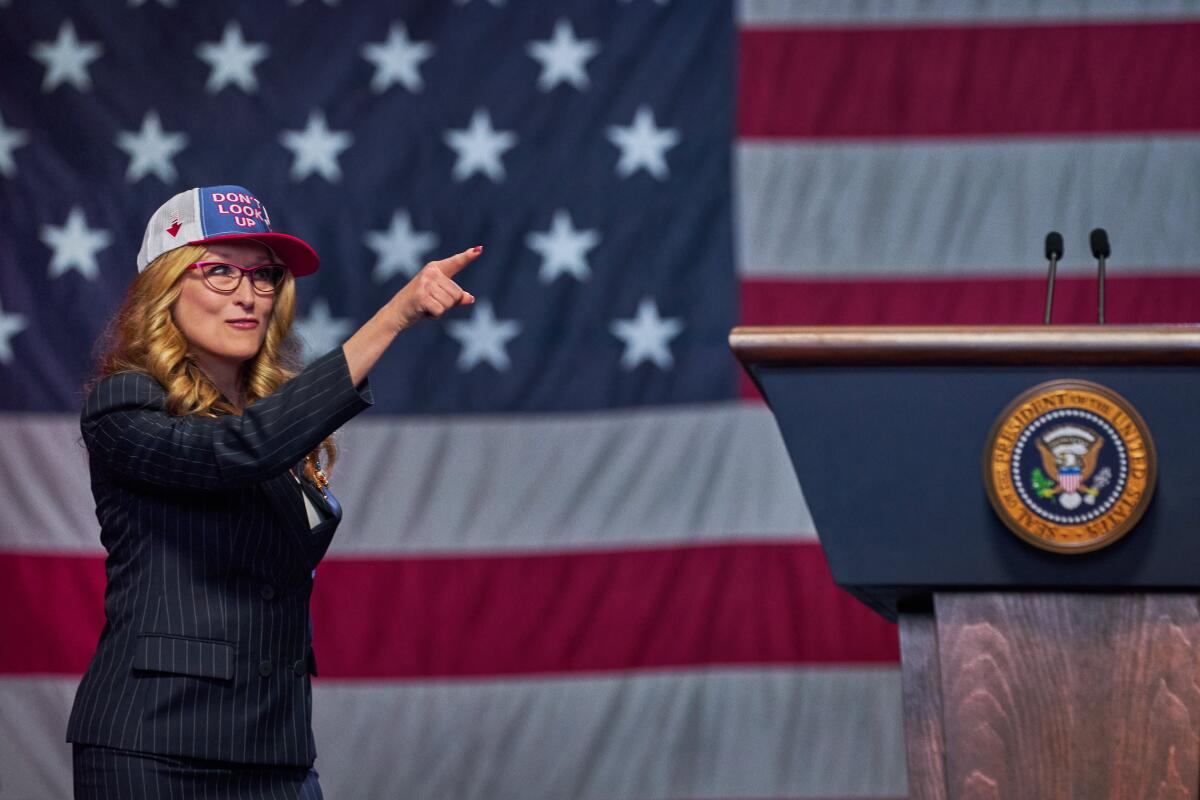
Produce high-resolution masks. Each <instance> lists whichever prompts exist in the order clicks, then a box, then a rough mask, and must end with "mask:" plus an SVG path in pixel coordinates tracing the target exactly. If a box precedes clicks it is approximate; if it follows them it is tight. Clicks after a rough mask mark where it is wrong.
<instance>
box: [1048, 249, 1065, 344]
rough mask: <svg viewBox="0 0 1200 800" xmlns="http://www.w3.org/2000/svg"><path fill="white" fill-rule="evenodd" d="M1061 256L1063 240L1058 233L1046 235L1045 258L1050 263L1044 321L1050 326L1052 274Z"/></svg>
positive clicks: (1052, 288)
mask: <svg viewBox="0 0 1200 800" xmlns="http://www.w3.org/2000/svg"><path fill="white" fill-rule="evenodd" d="M1062 254H1063V238H1062V234H1061V233H1059V232H1058V231H1050V232H1049V233H1047V234H1046V258H1047V259H1049V261H1050V273H1049V275H1047V276H1046V321H1045V324H1046V325H1049V324H1050V307H1051V306H1053V305H1054V273H1055V268H1056V267H1058V260H1059V259H1060V258H1062Z"/></svg>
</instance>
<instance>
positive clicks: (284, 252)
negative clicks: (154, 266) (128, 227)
mask: <svg viewBox="0 0 1200 800" xmlns="http://www.w3.org/2000/svg"><path fill="white" fill-rule="evenodd" d="M235 239H253V240H255V241H257V242H262V243H263V244H265V245H266V246H267V247H270V248H271V249H272V250H273V251H275V255H276V256H278V257H279V260H280V261H281V262H283V264H284V266H286V267H287V268H288V269H289V270H290V271H291V273H292V274H293V275H295V276H297V277H299V276H301V275H311V274H312V273H314V272H316V271H317V267H318V266H320V264H321V259H319V258H318V257H317V253H316V251H315V250H313V249H312V248H311V247H309V245H308V243H307V242H305V241H304V240H302V239H297V238H296V237H295V236H288V235H287V234H286V233H274V232H273V231H272V230H271V217H270V215H268V214H267V207H266V206H264V205H263V204H262V203H261V202H259V200H258V198H257V197H255V196H254V195H253V194H251V193H250V192H249V191H248V190H247V189H245V188H244V187H241V186H201V187H199V188H197V189H188V190H187V191H186V192H180V193H179V194H177V195H175V196H174V197H172V198H171V199H170V200H168V201H167V202H165V203H163V204H162V205H161V206H160V207H159V209H158V211H155V212H154V216H152V217H150V222H149V224H147V225H146V235H145V236H144V237H142V249H141V250H138V256H137V267H138V272H141V271H142V270H144V269H145V268H146V267H148V266H149V265H150V263H151V262H152V261H154V259H156V258H158V257H159V256H161V255H162V254H163V253H168V252H170V251H171V250H174V249H175V248H176V247H183V246H184V245H189V244H208V243H210V242H225V241H230V240H235Z"/></svg>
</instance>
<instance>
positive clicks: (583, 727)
mask: <svg viewBox="0 0 1200 800" xmlns="http://www.w3.org/2000/svg"><path fill="white" fill-rule="evenodd" d="M76 683H77V680H76V679H75V678H20V679H18V678H4V679H0V708H2V709H4V713H3V714H0V741H3V742H5V743H6V745H5V747H3V748H0V775H3V776H4V793H3V796H4V797H69V796H70V780H71V768H70V749H69V746H68V745H65V744H63V742H62V737H63V731H64V730H65V729H66V720H67V714H68V712H69V710H70V702H71V697H72V696H73V693H74V689H75V685H76ZM313 694H314V699H313V703H314V718H313V722H314V728H315V735H316V739H317V750H318V752H319V753H320V755H319V757H318V759H317V764H316V767H317V770H318V771H319V772H320V773H321V784H322V787H323V789H324V791H325V794H326V796H328V797H406V798H414V799H417V800H419V799H420V798H429V799H430V800H442V798H447V797H453V798H458V800H470V798H489V799H490V798H496V797H521V798H528V799H529V800H537V799H538V798H555V799H557V798H564V797H571V798H577V800H589V799H590V798H597V800H599V798H604V799H605V800H608V799H609V798H614V797H621V798H629V799H630V800H633V798H665V797H670V798H735V797H864V798H865V797H902V796H904V795H905V794H906V787H905V764H904V741H903V717H902V709H901V699H900V676H899V671H898V670H897V669H894V668H879V669H802V670H797V669H740V670H711V671H680V672H662V673H643V674H634V675H620V676H606V677H570V678H546V679H540V680H514V681H489V682H478V683H476V682H439V683H395V684H386V683H381V682H331V681H318V682H317V683H316V684H315V687H314V692H313Z"/></svg>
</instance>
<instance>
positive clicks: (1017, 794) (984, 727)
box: [905, 592, 1200, 800]
mask: <svg viewBox="0 0 1200 800" xmlns="http://www.w3.org/2000/svg"><path fill="white" fill-rule="evenodd" d="M934 608H935V614H936V620H937V622H936V628H937V632H936V635H937V639H936V643H937V646H938V651H939V652H938V656H939V657H938V660H939V668H940V673H941V686H942V697H941V702H942V720H943V725H944V733H945V739H944V746H945V770H946V787H947V794H948V796H949V797H950V798H972V799H974V798H1087V799H1088V800H1093V799H1097V800H1103V799H1111V800H1117V798H1121V799H1122V800H1124V799H1125V798H1162V799H1163V800H1167V799H1168V798H1169V799H1170V800H1174V799H1175V798H1195V797H1197V790H1198V781H1200V737H1198V726H1200V686H1198V684H1197V680H1198V677H1200V609H1198V606H1197V598H1196V596H1194V595H1184V594H1123V595H1111V594H1109V595H1106V594H1080V593H1072V594H1067V593H1053V594H1048V593H1038V594H1032V593H1030V594H1019V593H1011V594H999V593H983V592H980V593H966V592H963V593H958V592H955V593H939V594H935V596H934ZM905 669H906V670H907V669H908V665H905ZM924 671H925V672H928V671H929V670H928V668H927V667H925V668H924ZM906 699H907V697H906ZM914 796H915V795H914Z"/></svg>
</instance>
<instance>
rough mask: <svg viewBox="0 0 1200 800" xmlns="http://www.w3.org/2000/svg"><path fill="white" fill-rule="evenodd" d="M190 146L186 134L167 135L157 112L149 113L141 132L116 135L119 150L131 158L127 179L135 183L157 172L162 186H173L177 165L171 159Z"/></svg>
mask: <svg viewBox="0 0 1200 800" xmlns="http://www.w3.org/2000/svg"><path fill="white" fill-rule="evenodd" d="M187 143H188V138H187V134H183V133H166V132H164V131H163V128H162V122H161V121H160V120H159V118H158V112H157V111H147V112H146V116H145V117H144V118H143V119H142V129H141V130H140V131H138V132H137V133H133V132H131V131H121V132H120V133H118V134H117V147H119V148H121V149H122V150H124V151H125V152H126V153H127V154H128V155H129V169H128V170H126V171H125V180H126V181H128V182H129V183H136V182H137V181H140V180H141V179H142V178H144V177H146V176H147V175H149V174H150V173H154V175H155V176H156V177H157V178H158V179H159V180H160V181H162V182H163V183H170V182H171V181H173V180H175V165H174V164H173V163H171V159H172V158H174V157H175V155H176V154H177V153H179V151H180V150H182V149H183V148H185V147H187Z"/></svg>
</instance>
